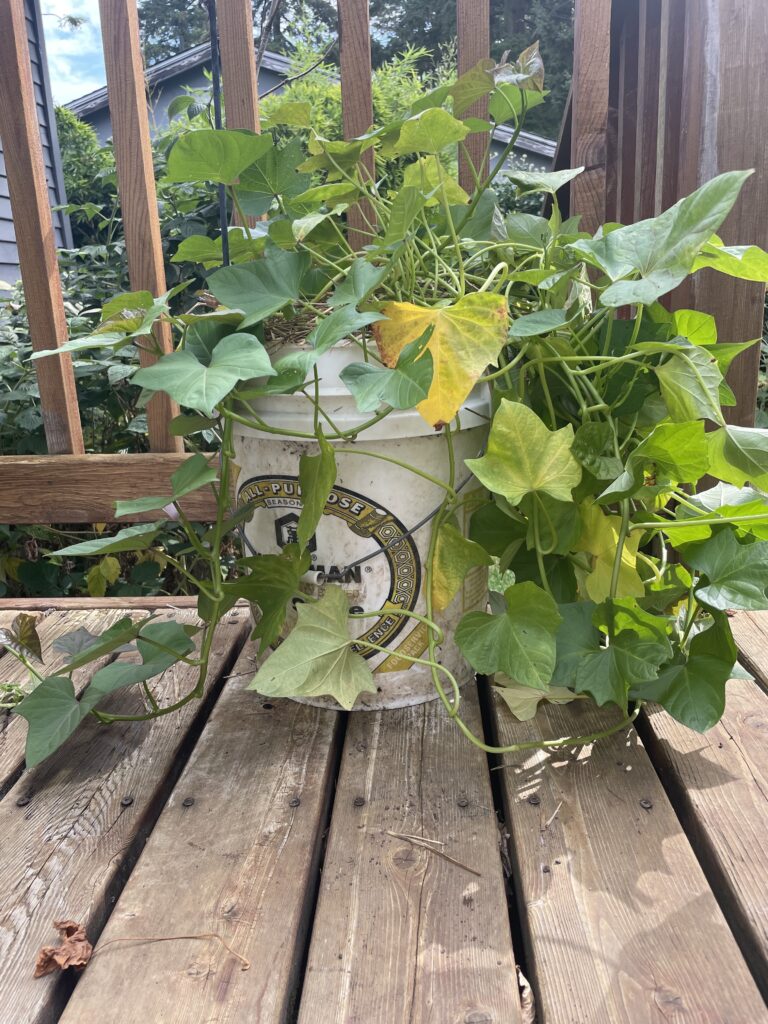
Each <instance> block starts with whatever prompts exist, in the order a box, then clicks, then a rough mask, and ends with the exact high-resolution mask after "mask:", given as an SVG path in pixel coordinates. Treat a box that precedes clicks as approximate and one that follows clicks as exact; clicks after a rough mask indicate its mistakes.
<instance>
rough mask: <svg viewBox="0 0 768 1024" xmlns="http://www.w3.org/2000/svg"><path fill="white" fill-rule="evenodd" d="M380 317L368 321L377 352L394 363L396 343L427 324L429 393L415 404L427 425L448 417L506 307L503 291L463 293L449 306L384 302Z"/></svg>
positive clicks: (483, 361) (491, 355)
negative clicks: (429, 369) (429, 362)
mask: <svg viewBox="0 0 768 1024" xmlns="http://www.w3.org/2000/svg"><path fill="white" fill-rule="evenodd" d="M381 311H382V313H383V314H384V316H385V317H387V319H386V320H379V321H378V323H375V324H374V325H373V332H374V335H375V337H376V343H377V344H378V346H379V352H380V354H381V358H382V360H383V361H384V363H385V364H386V365H387V366H395V365H396V363H397V357H398V356H399V355H400V352H401V351H402V349H403V348H404V347H405V346H406V345H407V344H409V342H411V341H415V340H416V338H420V337H421V335H422V334H424V332H425V331H426V330H427V329H428V328H430V327H431V328H432V336H431V337H430V339H429V342H428V343H427V349H428V350H429V352H431V354H432V362H433V366H434V371H433V375H432V384H431V386H430V389H429V394H428V395H427V397H426V398H425V399H424V401H423V402H420V403H419V405H417V407H416V408H417V409H418V411H419V413H420V414H421V416H422V417H423V418H424V419H425V420H426V421H427V423H429V424H430V425H431V426H440V425H441V424H443V423H450V422H451V420H452V419H453V418H454V416H455V415H456V413H457V412H458V411H459V409H460V408H461V406H462V403H463V402H464V400H465V399H466V397H467V396H468V395H469V393H470V391H471V390H472V388H473V386H474V384H475V382H476V381H477V378H478V377H479V376H480V375H481V374H482V372H483V370H484V369H485V368H486V366H488V365H489V363H494V362H495V361H496V359H497V357H498V355H499V352H500V351H501V349H502V346H503V345H504V342H505V341H506V337H507V328H508V320H509V317H508V313H507V304H506V301H505V299H504V296H503V295H491V294H489V293H488V292H480V293H475V294H472V295H465V296H464V297H463V298H461V299H459V300H458V301H457V302H455V303H454V304H453V305H452V306H442V307H439V308H433V307H431V306H415V305H414V304H413V303H411V302H385V303H384V305H383V306H382V309H381Z"/></svg>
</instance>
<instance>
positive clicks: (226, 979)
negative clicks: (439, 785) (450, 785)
mask: <svg viewBox="0 0 768 1024" xmlns="http://www.w3.org/2000/svg"><path fill="white" fill-rule="evenodd" d="M254 659H255V648H254V647H251V646H247V647H246V649H245V651H244V652H243V655H241V657H240V659H239V661H238V663H237V665H236V666H235V668H234V669H233V670H232V671H233V673H235V674H238V673H246V674H247V678H242V679H239V680H233V682H232V683H229V684H228V685H227V687H226V689H225V690H224V693H223V694H222V696H221V697H220V698H219V701H218V703H217V705H216V708H215V710H214V712H213V714H212V716H211V718H210V720H209V721H208V723H207V724H206V726H205V729H204V730H203V733H202V735H201V737H200V739H199V741H198V743H197V746H196V747H195V750H194V751H193V753H192V756H191V758H190V760H189V763H188V765H187V767H186V768H185V770H184V773H183V774H182V776H181V778H180V780H179V783H178V785H177V786H176V789H175V791H174V793H173V795H172V796H171V799H170V800H169V802H168V804H167V805H166V807H165V809H164V810H163V813H162V814H161V816H160V818H159V820H158V822H157V825H156V826H155V828H154V831H153V832H152V835H151V836H150V838H149V841H148V843H147V846H146V847H145V849H144V852H143V853H142V856H141V859H140V860H139V862H138V864H137V865H136V868H135V869H134V872H133V874H132V875H131V878H130V880H129V881H128V884H127V885H126V887H125V889H124V890H123V893H122V895H121V897H120V899H119V901H118V904H117V906H116V907H115V910H114V912H113V915H112V917H111V918H110V921H109V923H108V924H107V927H106V929H105V930H104V933H103V936H102V942H108V941H110V940H112V939H115V938H129V937H130V936H131V935H137V936H148V935H149V936H152V935H174V934H177V935H180V934H187V935H189V934H197V933H200V932H217V933H219V934H220V935H221V936H222V938H223V939H224V940H225V941H226V942H227V944H228V945H230V946H231V947H232V949H234V950H236V951H237V952H238V953H240V954H241V955H243V956H245V957H246V958H247V959H248V960H250V961H251V968H250V970H248V971H242V970H241V969H240V966H241V965H240V964H239V963H238V962H237V960H236V959H235V958H234V957H233V956H232V955H231V954H230V953H229V952H227V950H226V949H224V948H223V947H222V946H221V944H220V943H218V942H216V941H215V940H206V939H202V940H193V941H179V942H163V943H157V944H155V945H146V944H131V943H129V942H126V943H122V942H121V943H119V944H116V945H114V946H112V947H110V948H109V949H108V950H105V951H104V954H103V955H100V954H99V952H98V949H99V947H98V946H97V947H96V948H97V954H96V958H95V960H94V961H93V964H92V966H90V967H89V968H88V970H87V971H86V973H85V974H84V975H83V978H82V980H81V981H80V983H79V984H78V986H77V988H76V989H75V993H74V995H73V997H72V1000H71V1002H70V1003H69V1005H68V1007H67V1010H66V1012H65V1014H64V1016H63V1018H62V1022H61V1024H145V1022H148V1024H149V1022H156V1021H162V1022H163V1024H208V1022H209V1021H211V1020H213V1019H215V1020H216V1021H217V1022H218V1024H241V1022H245V1021H253V1022H254V1024H256V1022H263V1024H282V1022H284V1021H287V1020H289V1019H290V1017H289V1010H290V1008H291V1004H292V1001H293V999H294V998H295V990H296V988H297V986H298V985H299V984H300V981H301V979H300V977H299V976H298V972H299V971H300V968H301V963H302V960H303V949H304V942H305V940H306V935H307V930H308V928H309V925H310V914H311V907H312V903H313V896H314V887H315V884H316V872H317V867H318V859H319V852H320V843H321V837H322V831H323V824H324V820H325V814H326V805H327V800H328V798H329V796H330V792H331V787H332V785H333V771H334V768H335V763H336V743H337V742H338V741H339V739H340V737H339V736H338V730H339V729H340V726H341V716H340V715H339V714H338V713H336V712H334V711H327V710H325V709H319V708H313V707H309V706H308V705H304V704H298V703H296V702H293V701H275V702H274V707H273V708H272V710H271V711H264V710H263V709H262V703H261V701H260V700H259V697H258V694H256V693H252V692H248V691H246V690H245V689H244V688H245V686H246V685H247V683H248V681H249V678H250V675H251V673H252V671H253V666H254ZM190 792H194V794H195V798H194V808H192V810H188V811H186V812H184V813H182V811H181V805H182V803H183V802H185V801H183V797H184V796H185V795H186V794H188V793H190ZM295 792H300V793H301V804H300V807H298V808H297V809H294V808H293V806H292V804H293V801H291V800H290V799H289V798H290V796H291V795H293V794H294V793H295ZM222 811H224V812H225V814H224V815H223V814H222ZM137 978H140V979H141V984H137V983H136V979H137ZM320 1019H322V1018H318V1021H319V1020H320ZM318 1021H316V1022H315V1024H318Z"/></svg>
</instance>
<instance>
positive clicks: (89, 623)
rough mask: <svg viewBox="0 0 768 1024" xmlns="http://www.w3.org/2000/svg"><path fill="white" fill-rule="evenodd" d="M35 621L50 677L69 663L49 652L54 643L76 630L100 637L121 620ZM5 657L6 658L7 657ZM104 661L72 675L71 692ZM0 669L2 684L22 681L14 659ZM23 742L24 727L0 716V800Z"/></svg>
mask: <svg viewBox="0 0 768 1024" xmlns="http://www.w3.org/2000/svg"><path fill="white" fill-rule="evenodd" d="M35 617H36V618H37V620H38V621H37V633H38V636H39V637H40V648H41V650H42V654H43V671H44V672H45V673H46V675H52V674H53V673H54V672H55V671H56V670H57V669H59V668H61V666H62V665H65V664H66V663H67V661H68V660H69V658H68V656H67V655H66V654H59V653H57V652H56V651H53V650H52V646H53V642H54V640H56V639H57V638H58V637H60V636H63V634H65V633H71V632H72V631H73V630H75V629H80V628H85V629H88V630H90V631H91V632H92V633H102V632H104V630H105V629H108V628H109V626H111V625H112V623H113V622H116V621H117V620H118V619H119V618H121V617H122V616H121V613H119V612H117V611H100V612H97V611H92V612H87V611H76V612H71V611H65V612H55V611H52V612H50V613H49V614H47V615H46V614H42V615H37V616H35ZM5 657H6V658H8V655H6V656H5ZM107 661H109V658H101V659H100V660H99V661H98V662H95V663H94V664H93V665H90V666H88V667H87V668H84V669H80V670H78V671H77V672H75V673H74V675H73V679H72V681H73V683H74V685H75V692H76V693H79V692H80V691H82V689H83V688H84V687H85V685H86V683H87V682H88V680H89V679H90V678H91V676H92V675H93V673H94V672H95V671H96V669H98V668H101V666H102V665H104V664H106V663H107ZM0 665H2V667H1V668H0V675H2V681H3V682H4V683H23V682H25V681H26V679H27V676H28V673H27V670H26V669H25V667H24V666H23V665H22V664H21V663H20V662H18V661H16V659H15V658H12V657H11V658H9V660H7V661H6V660H3V661H2V662H0ZM38 668H39V666H38ZM26 739H27V723H26V722H25V721H24V720H23V719H22V718H19V717H18V716H17V715H12V714H7V713H6V714H3V715H1V716H0V797H2V796H3V794H4V793H6V792H7V791H8V788H9V786H11V785H12V784H13V783H14V782H15V780H16V779H17V777H18V774H19V772H20V771H21V769H22V768H23V766H24V744H25V743H26Z"/></svg>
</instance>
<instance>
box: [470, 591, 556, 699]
mask: <svg viewBox="0 0 768 1024" xmlns="http://www.w3.org/2000/svg"><path fill="white" fill-rule="evenodd" d="M504 601H505V604H506V612H505V614H503V615H488V614H487V613H486V612H469V613H468V614H467V615H465V616H464V617H463V619H462V620H461V622H460V623H459V625H458V627H457V628H456V643H457V644H458V646H459V649H460V650H461V652H462V654H464V656H465V657H466V659H467V661H468V662H469V663H470V665H471V666H472V667H473V668H474V669H475V670H476V671H477V672H482V673H484V674H486V675H490V674H492V673H494V672H504V673H505V674H506V675H508V676H512V678H514V679H516V680H517V681H518V682H519V683H522V684H523V685H525V686H533V687H535V688H537V689H539V690H543V689H545V688H546V687H547V686H548V685H549V681H550V679H551V678H552V672H553V671H554V668H555V635H556V633H557V628H558V626H559V625H560V621H561V620H560V614H559V612H558V610H557V605H556V604H555V602H554V601H553V599H552V598H551V597H550V596H549V594H547V593H546V592H545V591H543V590H542V589H541V588H540V587H537V586H536V584H535V583H516V584H514V585H513V586H511V587H509V588H508V589H507V590H506V591H505V593H504Z"/></svg>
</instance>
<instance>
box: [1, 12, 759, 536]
mask: <svg viewBox="0 0 768 1024" xmlns="http://www.w3.org/2000/svg"><path fill="white" fill-rule="evenodd" d="M99 6H100V11H101V23H102V35H103V43H104V55H105V64H106V71H107V84H108V91H109V105H110V113H111V119H112V130H113V135H114V144H115V161H116V165H117V177H118V184H119V192H120V201H121V206H122V211H123V221H124V228H125V239H126V251H127V259H128V268H129V275H130V280H131V286H132V288H134V289H146V290H149V291H151V292H152V293H153V294H159V293H161V292H163V291H164V290H165V274H164V269H163V261H162V252H161V247H160V226H159V220H158V211H157V199H156V193H155V183H154V179H153V173H152V159H151V146H150V136H149V125H148V118H147V107H146V90H145V83H144V74H143V66H142V59H141V51H140V42H139V26H138V16H137V10H136V0H99ZM216 6H217V13H218V20H219V25H220V40H221V55H222V69H223V79H224V91H225V98H226V106H227V114H228V123H229V124H230V125H231V126H233V127H237V128H248V129H251V130H253V131H258V130H259V111H258V96H257V89H256V84H257V75H256V67H255V58H254V50H253V43H252V35H251V27H250V26H251V4H250V0H217V4H216ZM575 9H576V21H575V46H574V78H573V90H572V102H571V114H570V118H571V120H570V124H569V125H567V126H566V129H567V130H566V131H564V133H563V136H562V139H563V140H566V139H569V140H570V143H569V146H570V158H571V159H570V161H569V162H571V163H572V165H573V166H578V165H583V166H585V167H586V171H585V173H584V174H583V175H582V176H581V177H580V178H578V179H577V180H576V182H575V183H574V185H573V188H572V194H571V211H572V212H581V213H582V215H583V219H584V224H585V226H586V227H587V228H588V229H590V230H594V229H595V228H596V227H597V226H598V224H600V223H601V222H602V221H603V220H604V219H606V218H608V219H620V220H623V221H625V222H626V221H631V220H634V219H638V218H641V217H646V216H651V215H653V214H654V212H657V211H659V210H660V209H662V208H663V207H664V206H667V205H669V204H670V203H672V202H674V201H675V200H676V199H677V198H679V197H680V196H681V195H683V194H685V193H686V192H689V191H691V190H692V189H693V188H695V187H696V186H697V185H698V184H700V183H701V182H702V181H703V180H705V179H706V178H708V177H711V176H712V175H713V174H715V173H717V172H719V171H722V170H727V169H729V168H732V167H750V166H751V167H755V168H756V169H757V173H756V174H755V175H754V176H753V178H752V179H750V182H749V184H748V186H747V188H746V189H745V193H744V196H743V198H742V199H741V200H740V202H739V204H738V206H737V208H736V210H735V211H734V213H733V214H732V215H731V217H730V218H729V220H728V222H727V224H726V227H725V229H724V235H725V238H726V241H739V242H745V241H746V242H754V243H757V244H761V245H764V246H765V245H766V244H767V243H768V75H765V73H764V68H763V63H764V60H765V54H766V52H768V5H766V4H765V3H764V0H728V2H725V0H723V2H722V3H710V2H707V3H702V2H700V0H576V4H575ZM338 12H339V34H340V43H341V45H340V48H339V50H340V60H341V82H342V102H343V112H344V130H345V133H346V135H347V136H348V137H350V136H353V135H357V134H360V133H361V132H364V131H365V130H366V129H367V128H368V127H369V126H370V124H371V122H372V120H373V111H372V97H371V62H370V29H369V23H368V2H367V0H338ZM457 35H458V52H459V65H460V70H466V68H468V67H471V66H472V65H473V64H475V63H476V62H477V61H478V60H480V59H482V58H483V57H484V56H488V54H489V48H490V33H489V0H457ZM477 113H478V111H476V110H474V109H471V110H468V111H467V112H466V113H465V115H464V116H465V117H467V116H476V115H477ZM0 138H2V141H3V151H4V156H5V162H6V169H7V175H8V183H9V191H10V196H11V204H12V209H13V214H14V220H15V223H16V226H17V231H16V234H17V238H18V248H19V261H20V265H21V273H22V281H23V285H24V290H25V293H26V297H27V308H28V311H29V327H30V335H31V341H32V345H33V347H34V348H35V349H36V350H41V349H47V348H51V347H54V346H56V345H59V346H60V345H61V344H63V343H64V342H65V341H66V340H67V326H66V317H65V314H64V305H63V301H62V290H61V282H60V279H59V274H58V269H57V263H56V251H55V240H54V233H53V225H52V221H51V213H50V208H49V205H48V193H47V189H46V185H45V173H44V167H43V160H42V149H41V141H40V134H39V128H38V123H37V116H36V112H35V101H34V93H33V85H32V77H31V73H30V61H29V50H28V44H27V36H26V31H25V26H24V5H23V0H2V2H0ZM482 143H483V140H482V137H481V136H470V138H469V145H468V149H469V151H470V153H471V154H473V155H474V156H476V157H478V158H479V154H480V153H481V152H482ZM368 158H370V153H369V154H368ZM468 172H469V168H468V167H466V166H464V165H463V164H462V166H460V175H461V177H462V180H464V181H466V180H467V178H468V176H469V174H468ZM352 217H354V211H353V212H352ZM678 298H679V299H680V301H681V302H684V303H685V304H687V305H694V306H696V307H697V308H700V309H706V310H707V311H710V312H714V313H716V314H719V319H720V322H721V331H722V333H723V339H724V340H728V341H739V340H745V339H747V338H751V337H755V336H757V335H758V334H759V331H760V325H761V315H762V301H763V290H762V288H761V287H760V286H758V285H750V286H745V285H744V284H743V282H732V281H730V280H729V279H725V278H720V277H718V278H717V280H716V281H715V279H714V275H713V274H711V273H710V272H704V273H702V274H699V275H697V277H696V278H695V279H694V280H693V281H692V282H689V283H686V285H685V286H684V289H681V291H680V294H679V296H678ZM158 340H159V341H160V344H161V346H162V348H163V349H164V350H168V349H169V347H170V345H171V339H170V334H169V332H168V329H167V328H165V327H161V328H160V329H159V333H158ZM143 358H146V357H145V356H143ZM150 358H151V357H150ZM757 358H758V353H757V350H756V349H753V350H752V351H751V353H748V354H746V355H744V356H742V357H741V358H740V360H737V362H736V363H735V364H734V367H733V371H732V375H731V378H730V381H731V385H732V387H733V388H734V391H735V393H736V396H737V399H738V402H739V404H738V406H737V408H736V410H735V411H734V413H735V419H736V420H737V421H738V422H740V423H748V422H751V419H752V415H753V410H754V399H755V389H756V379H757ZM37 373H38V379H39V383H40V394H41V406H42V414H43V420H44V424H45V431H46V437H47V441H48V448H49V452H50V453H51V454H50V455H49V456H44V457H40V458H35V457H30V458H27V457H23V458H22V457H9V458H5V459H2V460H0V472H2V480H3V485H4V486H3V487H2V489H0V522H17V523H19V522H46V521H51V520H57V521H59V522H62V521H71V522H74V521H104V520H108V519H111V518H112V513H111V502H112V501H113V500H114V499H115V498H117V497H121V496H129V495H130V496H132V495H134V494H135V493H137V492H139V491H144V492H146V489H147V488H148V487H149V488H150V489H152V490H156V489H157V488H158V487H163V486H165V484H166V482H167V480H168V477H170V475H171V474H172V473H173V472H174V471H175V470H176V469H177V468H178V466H179V464H180V462H181V461H182V460H183V459H184V458H185V457H186V456H185V455H184V453H183V451H182V448H181V441H180V439H179V438H176V437H174V436H172V435H171V433H170V431H169V423H170V419H171V418H172V416H173V415H174V414H175V412H176V410H175V407H174V404H173V403H172V402H171V401H170V400H169V399H166V398H164V397H163V396H155V397H154V398H153V399H152V401H151V403H150V406H149V409H148V413H149V416H148V419H149V441H150V447H151V449H152V454H150V455H147V456H139V455H137V456H125V455H102V456H89V455H85V454H84V447H83V439H82V432H81V428H80V415H79V410H78V405H77V396H76V392H75V385H74V377H73V371H72V364H71V361H70V360H69V358H60V357H51V358H48V359H44V360H40V361H38V362H37ZM192 511H193V512H194V514H195V515H196V516H198V517H200V518H205V516H206V515H207V514H208V513H210V512H212V504H211V508H209V507H208V504H207V503H206V502H205V501H202V502H200V501H199V502H198V503H197V505H196V507H195V508H194V510H192Z"/></svg>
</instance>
